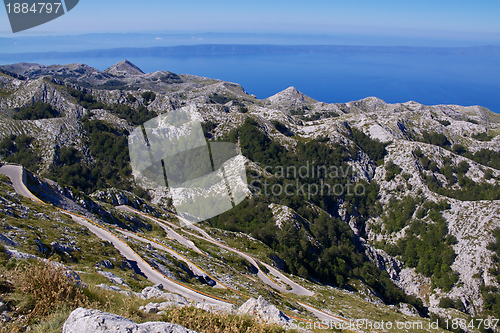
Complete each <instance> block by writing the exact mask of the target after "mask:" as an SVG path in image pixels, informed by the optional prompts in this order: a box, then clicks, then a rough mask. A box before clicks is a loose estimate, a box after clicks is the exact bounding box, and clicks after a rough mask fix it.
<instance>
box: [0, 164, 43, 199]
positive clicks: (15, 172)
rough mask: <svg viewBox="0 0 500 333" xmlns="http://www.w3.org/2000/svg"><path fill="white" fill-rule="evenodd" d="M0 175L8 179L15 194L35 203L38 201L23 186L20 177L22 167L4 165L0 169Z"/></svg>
mask: <svg viewBox="0 0 500 333" xmlns="http://www.w3.org/2000/svg"><path fill="white" fill-rule="evenodd" d="M0 173H2V174H4V175H6V176H7V177H9V178H10V181H11V182H12V185H13V186H14V190H15V191H16V193H17V194H20V195H22V196H24V197H27V198H30V199H32V200H35V201H39V199H38V198H37V197H36V196H34V195H33V194H32V193H31V192H30V191H28V189H27V188H26V186H24V183H23V179H22V175H23V167H21V166H17V165H4V166H2V167H0Z"/></svg>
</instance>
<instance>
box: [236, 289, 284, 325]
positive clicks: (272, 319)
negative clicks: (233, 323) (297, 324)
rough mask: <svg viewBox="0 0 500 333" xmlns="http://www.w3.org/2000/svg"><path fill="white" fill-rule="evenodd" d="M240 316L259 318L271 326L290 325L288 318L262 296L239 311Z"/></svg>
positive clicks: (250, 301) (245, 304) (251, 299)
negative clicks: (246, 315)
mask: <svg viewBox="0 0 500 333" xmlns="http://www.w3.org/2000/svg"><path fill="white" fill-rule="evenodd" d="M237 313H238V314H240V315H245V314H248V315H251V316H257V317H258V318H259V319H260V320H261V321H263V322H265V323H269V324H271V323H272V324H281V325H283V324H289V323H290V318H288V317H287V316H286V315H285V314H284V313H283V312H281V311H280V310H279V309H278V308H277V307H275V306H274V305H271V304H269V303H268V302H267V301H266V300H265V299H264V298H263V297H262V296H259V298H258V299H255V298H250V299H249V300H248V301H246V302H245V303H244V304H243V305H242V306H240V308H239V309H238V311H237Z"/></svg>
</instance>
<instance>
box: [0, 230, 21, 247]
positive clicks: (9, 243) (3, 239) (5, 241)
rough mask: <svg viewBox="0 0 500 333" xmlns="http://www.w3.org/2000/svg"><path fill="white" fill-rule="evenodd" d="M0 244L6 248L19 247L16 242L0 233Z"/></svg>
mask: <svg viewBox="0 0 500 333" xmlns="http://www.w3.org/2000/svg"><path fill="white" fill-rule="evenodd" d="M0 243H3V244H5V245H7V246H19V244H17V243H16V242H14V241H13V240H12V239H10V238H9V237H7V236H5V235H4V234H1V233H0Z"/></svg>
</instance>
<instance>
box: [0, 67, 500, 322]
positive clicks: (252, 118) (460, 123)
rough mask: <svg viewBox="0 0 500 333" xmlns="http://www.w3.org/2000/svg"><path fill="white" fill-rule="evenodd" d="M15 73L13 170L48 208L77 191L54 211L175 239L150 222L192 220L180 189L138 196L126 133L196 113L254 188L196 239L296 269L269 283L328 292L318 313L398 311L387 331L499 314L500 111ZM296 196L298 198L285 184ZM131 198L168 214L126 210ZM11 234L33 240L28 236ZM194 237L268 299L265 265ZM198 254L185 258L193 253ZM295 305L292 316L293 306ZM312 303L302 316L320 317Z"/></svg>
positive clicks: (161, 80)
mask: <svg viewBox="0 0 500 333" xmlns="http://www.w3.org/2000/svg"><path fill="white" fill-rule="evenodd" d="M0 70H1V73H0V119H1V121H0V159H1V160H2V161H3V162H4V163H5V162H9V163H19V164H23V165H24V166H25V167H27V168H28V169H29V170H30V171H31V172H32V173H33V174H34V175H35V176H33V180H32V182H33V183H32V187H33V191H35V189H38V190H37V191H38V192H37V193H39V197H42V196H43V195H44V193H45V192H47V191H48V189H49V187H50V188H51V190H50V191H53V192H54V191H55V192H54V193H57V196H58V197H61V198H62V197H64V198H66V199H64V200H59V199H58V200H57V201H54V200H52V199H50V198H53V197H54V195H55V194H54V195H52V196H49V195H45V199H44V201H48V202H53V203H54V204H55V205H56V206H59V207H61V208H65V209H69V210H70V211H77V209H75V208H73V209H71V208H70V207H72V206H71V205H68V204H67V203H66V204H63V203H62V202H63V201H64V202H66V200H71V201H72V202H74V203H75V204H76V205H78V206H79V207H80V208H79V209H80V212H81V209H84V210H85V211H86V212H88V215H87V216H88V217H90V218H91V219H92V220H93V221H94V222H95V223H98V224H102V225H106V226H110V228H111V227H112V228H114V227H116V226H118V227H120V228H122V229H124V230H128V231H133V232H139V233H144V234H145V235H149V236H148V237H150V238H155V239H160V238H158V237H159V235H161V234H162V233H161V232H158V230H157V229H158V227H155V226H156V224H155V223H152V222H151V221H152V220H151V219H150V218H154V217H162V218H165V219H167V220H169V221H170V220H171V219H174V220H175V211H174V209H173V207H172V195H173V194H172V192H171V191H170V190H169V189H168V188H157V187H155V186H152V185H148V184H147V183H143V182H141V185H140V186H139V185H138V182H136V181H135V179H134V177H133V175H132V170H131V168H130V164H129V156H128V149H127V141H126V138H127V136H128V134H129V133H130V132H131V131H132V130H133V129H134V128H135V127H136V126H139V125H141V124H142V123H144V122H145V121H147V120H149V119H152V118H154V117H156V116H158V115H160V114H163V113H167V114H168V112H169V111H172V110H176V109H179V108H181V107H183V106H186V105H191V106H194V107H195V108H196V110H197V112H199V114H200V115H201V118H202V120H203V129H204V131H205V136H206V137H207V139H208V140H209V142H210V141H218V140H219V141H220V140H222V141H229V142H234V143H235V144H237V145H238V146H239V147H240V149H241V151H242V153H243V158H244V159H245V164H246V167H247V178H248V179H249V183H250V182H251V181H254V183H253V184H254V186H252V187H251V188H250V190H249V191H247V199H246V200H245V201H244V202H243V203H242V204H240V205H238V206H237V207H236V208H234V209H233V210H231V211H229V212H227V213H224V214H222V215H221V216H219V217H216V218H213V219H210V220H209V221H207V222H204V223H202V224H201V225H199V226H198V228H199V230H198V231H196V233H197V234H198V236H199V235H206V236H209V237H210V238H211V237H214V238H218V239H219V240H221V241H223V242H224V243H225V244H227V245H230V246H232V247H235V248H237V249H238V250H241V251H245V252H247V251H251V253H253V255H255V256H258V258H259V260H261V261H262V265H264V264H265V265H269V266H270V267H271V268H272V267H276V268H278V269H279V270H277V271H276V272H275V273H271V272H267V273H268V274H270V276H271V277H272V278H273V277H274V279H275V280H274V281H275V282H274V284H271V285H269V286H271V287H272V288H273V289H274V290H275V291H276V290H281V291H282V292H283V291H285V292H286V290H289V289H290V288H291V289H292V290H295V289H294V288H295V287H293V286H292V285H291V284H289V283H288V284H287V282H286V281H287V280H286V279H293V280H294V281H295V283H299V284H301V285H303V286H304V287H306V288H307V289H309V290H313V292H314V294H315V296H312V297H309V298H308V297H305V296H303V298H301V302H302V301H306V302H311V301H310V299H314V298H315V297H316V300H315V301H314V304H316V305H317V304H318V300H319V299H321V302H322V304H324V305H323V306H321V309H322V310H323V311H326V312H328V313H331V314H335V315H338V316H340V317H343V318H353V319H356V318H364V317H363V316H366V315H370V316H375V314H376V313H378V312H377V311H378V310H377V306H379V305H380V304H384V306H385V309H387V311H389V312H386V313H390V315H387V316H388V317H387V318H388V319H387V320H390V318H391V316H393V315H394V314H396V313H397V314H398V315H401V314H403V315H409V316H413V315H415V314H416V315H418V316H423V317H429V316H431V317H432V318H437V317H436V316H438V317H440V318H464V319H468V320H470V319H471V318H488V317H495V315H496V314H497V313H498V310H499V309H498V308H497V307H498V306H497V304H498V301H499V300H500V296H499V294H498V289H497V288H498V287H499V286H500V285H499V280H500V279H499V276H500V273H499V264H498V256H500V252H499V251H498V248H500V247H499V244H500V236H498V235H499V233H498V232H497V231H496V230H497V229H498V228H500V201H499V200H500V144H499V143H500V142H499V141H500V135H499V134H500V115H498V114H495V113H492V112H491V111H489V110H488V109H485V108H483V107H480V106H469V107H463V106H457V105H435V106H428V105H422V104H419V103H417V102H414V101H409V102H405V103H397V104H388V103H385V102H384V101H382V100H380V99H378V98H375V97H368V98H365V99H363V100H360V101H353V102H349V103H336V104H327V103H323V102H319V101H316V100H314V99H312V98H310V97H308V96H305V95H304V94H302V93H301V92H299V91H298V90H297V89H295V88H294V87H290V88H287V89H285V90H284V91H282V92H279V93H277V94H276V95H273V96H271V97H269V98H267V99H264V100H259V99H257V98H256V97H255V96H253V95H249V94H247V93H246V92H245V90H244V89H243V88H242V87H241V86H240V85H238V84H235V83H229V82H223V81H220V80H212V79H208V78H202V77H196V76H192V75H177V74H175V73H171V72H167V71H162V72H155V73H143V72H142V71H141V70H140V69H139V68H138V67H137V66H135V65H134V64H132V63H131V62H129V61H127V60H124V61H122V62H120V63H118V64H116V65H113V66H111V67H110V68H108V69H107V70H105V71H104V72H100V71H98V70H97V69H94V68H92V67H89V66H87V65H83V64H71V65H64V66H63V65H54V66H42V65H38V64H27V63H20V64H13V65H5V66H0ZM301 170H302V172H303V173H300V171H301ZM315 170H316V171H315ZM325 170H327V171H325ZM297 172H298V173H297ZM304 173H307V174H305V175H304ZM136 176H137V175H136ZM45 178H49V179H52V181H57V183H53V182H48V181H47V180H45ZM35 183H37V184H38V185H36V186H35V185H34V184H35ZM295 184H296V185H295ZM325 184H327V185H325ZM287 185H289V186H290V187H287ZM294 186H295V187H294ZM284 188H285V189H286V188H293V189H294V192H293V193H291V194H289V195H288V194H287V193H283V191H280V193H277V192H278V191H275V192H273V191H272V189H284ZM304 188H305V189H306V190H305V191H304ZM325 189H327V190H328V193H326V194H325V193H323V190H325ZM186 190H187V189H186ZM7 192H8V191H7ZM7 192H5V193H7ZM51 193H52V192H51ZM5 195H10V194H5ZM189 195H190V196H196V195H197V194H196V193H191V194H189ZM0 199H2V200H4V201H6V202H7V201H10V200H12V199H11V198H10V197H4V198H0ZM16 200H17V199H16ZM23 205H24V204H22V203H19V204H18V203H16V206H15V208H14V211H17V213H16V212H14V211H12V208H9V205H6V204H4V208H2V210H1V211H0V214H1V215H0V218H1V217H2V216H10V217H9V219H10V218H13V219H18V218H19V213H18V212H19V211H23V208H22V206H23ZM123 205H127V206H130V207H133V208H134V209H137V210H138V211H141V212H142V213H145V214H148V215H149V216H151V217H150V218H149V217H144V216H142V215H137V214H136V213H134V214H131V213H130V212H124V211H122V210H120V209H119V208H117V207H119V206H123ZM28 211H29V210H28ZM9 212H10V213H9ZM25 214H28V215H29V213H25ZM52 219H53V217H49V219H48V221H52ZM16 221H18V220H16ZM3 223H4V229H5V228H7V229H5V230H17V229H8V228H10V227H6V225H13V224H12V223H11V222H6V220H5V218H4V222H3ZM16 223H17V222H16ZM19 223H21V222H19ZM33 223H35V222H33ZM16 228H18V227H16ZM160 230H163V229H161V228H160ZM8 234H9V235H10V236H8V237H10V238H9V239H11V241H12V242H17V243H19V242H20V240H21V239H20V237H24V236H22V233H20V232H12V231H11V232H9V233H8ZM118 234H119V237H123V235H124V234H122V233H120V232H119V231H118ZM183 236H184V237H187V238H189V239H190V241H191V242H193V241H194V242H195V243H196V245H197V246H200V247H203V249H202V250H201V252H207V253H211V255H212V257H214V258H224V260H226V261H227V262H229V263H230V264H229V266H232V267H233V268H231V269H234V271H232V272H229V271H228V272H225V271H224V268H223V267H224V265H223V264H222V262H219V261H218V260H219V259H217V260H215V259H214V261H213V262H209V263H208V266H207V267H206V269H207V270H210V271H211V272H212V273H213V274H214V275H216V277H217V280H218V281H223V283H224V284H225V285H226V286H229V287H230V288H231V289H234V290H238V291H245V292H251V293H253V294H252V296H253V297H254V298H258V296H259V295H263V294H265V292H263V289H260V288H261V287H252V286H251V285H250V284H249V282H248V281H244V280H241V279H240V278H237V277H236V275H237V274H236V272H238V270H243V271H245V272H248V273H245V274H250V275H252V274H254V277H255V278H257V277H258V276H260V275H259V274H257V273H255V272H257V271H259V269H255V267H256V266H255V265H254V264H252V263H251V259H250V261H248V260H249V259H245V260H246V262H240V261H239V260H237V259H235V258H234V256H237V255H236V254H235V253H232V254H231V252H230V251H229V250H227V249H225V248H223V247H222V248H218V249H216V247H215V246H213V243H212V245H210V246H209V245H208V244H210V243H206V242H207V239H210V238H208V237H206V236H204V237H205V239H204V240H203V242H201V241H200V240H199V239H198V238H196V237H198V236H195V235H190V234H186V233H183ZM126 237H129V238H127V239H129V240H131V239H134V242H135V243H136V245H134V246H136V247H137V248H141V250H140V251H139V252H140V253H141V255H144V256H146V257H147V258H148V259H147V260H148V261H149V262H151V263H155V264H154V265H156V266H155V267H157V268H158V269H161V270H162V271H164V272H166V274H167V275H168V274H170V275H169V276H172V277H175V278H176V279H178V280H179V281H184V280H185V281H188V280H189V279H187V280H186V277H184V275H183V274H184V273H182V272H183V271H182V268H181V269H179V267H180V266H179V265H177V264H175V263H177V262H178V259H174V258H171V257H169V256H170V255H169V256H165V255H164V254H161V253H160V252H154V251H153V252H151V248H150V247H151V245H147V246H146V245H145V243H141V242H139V241H138V238H137V237H135V236H133V237H132V236H131V235H128V236H126ZM134 237H135V238H134ZM141 237H142V236H141ZM35 238H36V237H35ZM174 239H175V237H174ZM0 241H1V239H0ZM33 241H35V240H33ZM169 242H171V241H170V240H169ZM200 242H201V243H200ZM174 243H175V242H174ZM175 244H176V245H175V246H181V245H179V243H175ZM8 245H9V244H8ZM10 245H11V244H10ZM182 246H184V245H182ZM34 249H35V248H34V247H28V248H27V249H26V250H27V251H33V250H34ZM53 249H54V247H52V248H51V249H49V248H48V250H47V251H49V252H50V251H53ZM36 251H40V247H38V250H36ZM36 251H34V254H35V253H36ZM54 251H55V250H54ZM155 251H156V250H155ZM193 251H194V250H193V248H191V249H190V250H188V249H185V255H186V256H187V257H188V258H189V259H190V260H195V258H196V256H192V255H193V253H196V251H195V252H193ZM228 251H229V252H228ZM257 253H259V254H260V255H257ZM115 260H116V259H115ZM196 260H197V259H196ZM196 260H195V261H196ZM211 260H212V259H211ZM197 264H201V263H200V262H197ZM185 265H187V266H189V265H188V264H187V263H184V264H182V266H184V267H185V268H187V267H186V266H185ZM259 265H260V264H257V266H259ZM245 267H246V268H245ZM187 269H188V270H189V268H187ZM263 271H266V270H263ZM125 272H126V270H125ZM168 272H170V273H168ZM184 272H186V271H185V270H184ZM251 272H254V273H251ZM278 272H282V273H278ZM190 274H191V276H193V275H192V273H190ZM279 274H287V275H286V276H283V277H281V278H280V277H278V275H279ZM289 274H292V275H289ZM188 275H189V274H188ZM195 275H196V274H195ZM262 281H266V280H262ZM187 283H191V282H189V281H188V282H187ZM264 286H266V287H267V286H268V285H266V283H265V282H264ZM329 286H334V287H335V288H332V287H329ZM206 288H209V287H208V286H207V287H206ZM280 288H281V289H280ZM336 288H340V289H338V290H337V289H336ZM353 291H354V293H353ZM332 293H333V294H332ZM319 295H321V296H319ZM225 296H228V295H225ZM231 297H232V296H231ZM301 297H302V296H301ZM336 298H342V299H344V301H342V302H343V305H342V306H340V305H334V303H335V302H336V301H335V302H333V299H336ZM346 299H350V300H351V299H352V300H354V299H356V300H359V301H360V302H361V303H360V304H362V305H359V306H358V305H356V302H357V301H356V302H354V303H351V302H346V301H345V300H346ZM286 302H288V301H286ZM286 302H285V301H276V305H278V306H279V307H280V306H281V307H282V308H281V309H283V306H284V304H288V303H286ZM301 302H298V303H294V305H293V306H289V305H286V310H290V311H292V312H291V313H295V314H297V313H306V312H307V311H308V310H307V309H308V308H307V306H306V305H303V304H302V303H301ZM325 302H326V303H325ZM367 304H368V305H367ZM365 307H368V309H369V310H362V309H365ZM346 309H348V310H346ZM346 311H347V312H346ZM311 313H312V314H314V311H312V312H309V314H311ZM497 317H498V315H497ZM318 318H319V317H318ZM373 318H375V317H373ZM374 320H375V319H374ZM417 331H418V330H417ZM424 331H425V330H424ZM464 331H474V328H471V327H469V328H466V329H464Z"/></svg>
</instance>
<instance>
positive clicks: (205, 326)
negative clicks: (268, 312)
mask: <svg viewBox="0 0 500 333" xmlns="http://www.w3.org/2000/svg"><path fill="white" fill-rule="evenodd" d="M162 320H163V321H167V322H170V323H173V324H178V325H182V326H184V327H186V328H189V329H191V330H194V331H197V332H206V333H240V332H245V333H278V332H285V330H284V329H283V328H281V327H280V326H277V325H267V324H262V323H260V322H258V321H257V319H255V318H251V317H246V316H237V315H233V314H229V313H224V312H219V313H210V312H206V311H204V310H201V309H197V308H195V307H182V308H172V309H170V310H167V313H166V314H165V315H163V317H162ZM290 332H291V331H290Z"/></svg>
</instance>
